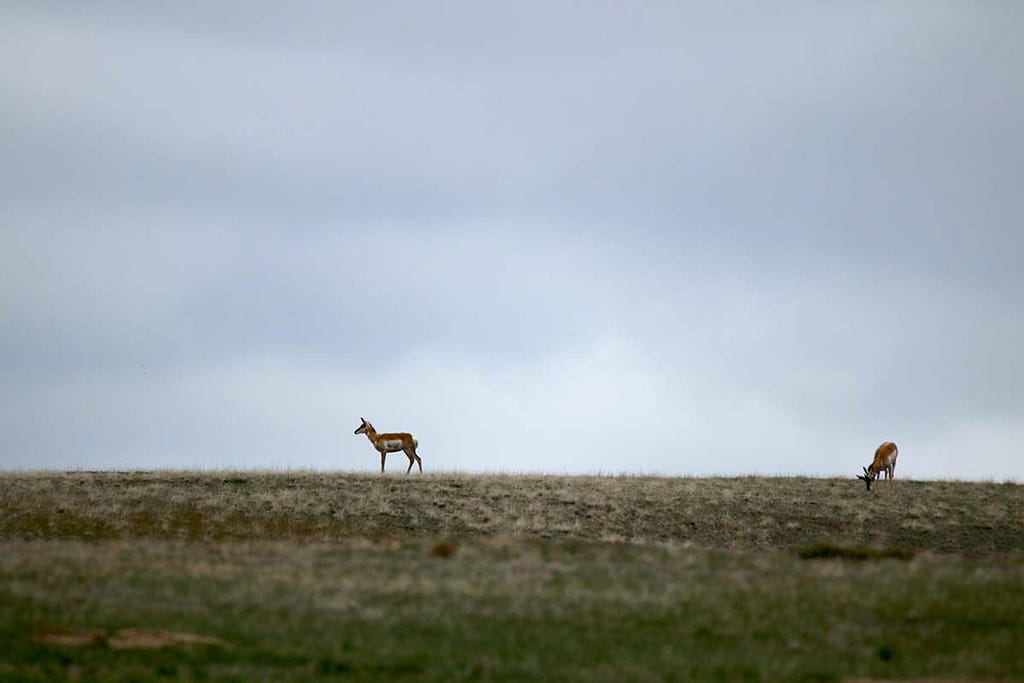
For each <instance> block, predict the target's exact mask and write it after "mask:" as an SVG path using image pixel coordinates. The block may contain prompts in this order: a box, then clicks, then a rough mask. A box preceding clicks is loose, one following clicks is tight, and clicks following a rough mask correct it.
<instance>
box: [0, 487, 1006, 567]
mask: <svg viewBox="0 0 1024 683" xmlns="http://www.w3.org/2000/svg"><path fill="white" fill-rule="evenodd" d="M858 483H859V482H857V481H855V480H853V479H850V480H839V479H809V478H756V477H746V478H732V479H726V478H721V479H717V478H708V479H697V478H655V477H546V476H513V475H490V476H488V475H459V474H432V475H427V476H424V477H419V476H410V477H405V476H393V475H386V476H380V475H362V474H320V473H257V472H211V473H202V474H196V473H189V472H146V473H67V474H64V473H29V474H25V473H16V474H11V473H6V474H0V538H92V539H104V538H126V537H129V538H130V537H150V538H175V539H203V540H220V539H231V538H235V539H248V538H274V539H306V540H316V541H329V540H337V539H345V538H390V537H397V538H405V537H415V536H426V537H431V538H441V537H445V538H458V537H466V536H471V537H474V536H534V537H537V538H542V539H560V538H572V539H586V540H598V541H628V542H634V543H646V542H676V543H689V544H692V545H695V546H698V547H703V548H717V549H722V550H749V549H777V548H794V547H803V546H807V545H810V544H813V543H816V542H819V541H823V540H824V541H829V542H833V543H836V544H844V545H862V546H863V545H868V546H880V547H896V548H903V549H906V550H913V551H927V552H936V553H957V554H968V555H990V554H998V553H1013V552H1019V551H1021V550H1024V487H1022V486H1020V485H1016V484H995V483H964V482H919V481H909V480H908V481H902V480H901V481H897V483H896V484H895V485H893V486H892V487H888V486H880V487H879V489H880V490H879V491H875V492H871V493H867V492H865V491H864V490H863V488H858V486H857V484H858Z"/></svg>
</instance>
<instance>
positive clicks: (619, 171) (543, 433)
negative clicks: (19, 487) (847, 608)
mask: <svg viewBox="0 0 1024 683" xmlns="http://www.w3.org/2000/svg"><path fill="white" fill-rule="evenodd" d="M1022 25H1024V6H1021V5H1019V4H1016V3H955V2H928V3H820V2H783V3H781V4H778V3H776V4H772V5H770V6H765V5H763V4H759V3H752V2H751V3H746V2H741V3H732V2H726V3H711V4H708V5H706V6H700V5H696V6H687V4H685V3H684V4H682V5H681V4H680V3H668V2H665V3H662V2H651V3H643V4H642V5H640V6H628V5H624V6H605V5H602V6H600V7H588V8H586V9H581V8H580V7H579V6H576V5H572V4H569V3H536V2H521V3H508V4H498V5H494V4H480V3H471V2H440V3H431V4H429V5H423V4H419V3H315V2H298V3H289V4H287V5H282V4H279V3H269V2H248V3H230V2H228V3H216V4H215V5H210V4H209V3H198V2H184V3H175V4H173V5H166V4H163V3H124V2H90V3H64V2H55V1H54V2H48V1H43V2H31V3H29V2H9V3H5V4H4V5H3V6H2V7H0V59H2V64H3V65H2V66H0V103H2V107H3V111H4V119H5V121H4V126H2V127H0V149H2V154H0V198H2V205H3V207H4V210H3V212H2V214H0V272H2V273H3V281H4V286H3V288H2V290H0V320H2V323H3V333H2V335H0V375H2V377H3V382H2V383H0V431H2V433H3V434H4V437H5V445H4V447H3V448H2V449H0V468H2V469H26V468H27V469H33V468H54V469H104V468H118V469H136V468H139V469H150V468H296V469H297V468H310V469H342V470H365V471H374V470H376V469H378V468H379V459H378V457H377V455H376V454H375V453H374V452H373V451H372V449H371V448H370V445H369V443H368V442H367V440H366V438H365V437H363V436H356V435H353V434H352V432H353V430H354V429H355V428H356V427H357V426H358V425H359V418H360V417H365V418H366V419H368V420H370V421H371V422H373V424H374V425H375V426H376V427H377V429H378V430H381V431H385V430H386V431H411V432H413V433H414V434H415V435H416V436H417V437H418V438H419V440H420V448H419V453H420V455H421V457H422V459H423V467H424V470H425V471H427V472H429V471H432V470H442V469H443V470H453V469H458V470H465V471H509V472H552V473H562V472H579V473H587V472H603V473H620V472H624V473H637V474H663V475H705V474H725V475H731V474H773V475H774V474H779V475H785V474H800V475H839V476H850V477H851V479H852V478H853V476H854V475H856V474H857V473H858V472H860V469H861V467H863V466H864V465H866V464H868V463H869V462H870V460H871V456H872V454H873V453H874V449H875V448H876V447H877V446H878V445H879V444H880V443H882V442H883V441H889V440H891V441H895V442H896V443H897V444H899V447H900V453H901V454H900V459H899V464H898V466H897V470H896V476H897V478H918V479H924V478H970V479H992V480H997V481H1001V480H1006V479H1012V480H1016V481H1022V480H1024V426H1022V424H1024V420H1022V419H1021V415H1022V414H1024V389H1022V387H1024V361H1022V354H1021V351H1020V346H1021V342H1020V340H1021V339H1022V338H1024V269H1022V268H1021V266H1020V260H1021V254H1024V231H1022V230H1021V227H1020V222H1021V216H1024V193H1022V192H1021V180H1020V179H1021V178H1022V177H1024V133H1022V131H1021V125H1020V122H1021V121H1022V120H1024V80H1022V78H1021V76H1020V73H1019V65H1020V64H1024V43H1022V41H1021V40H1020V37H1019V27H1020V26H1022ZM389 462H390V464H391V467H390V468H389V469H390V470H392V471H399V470H404V468H405V458H404V456H402V455H401V454H398V455H397V456H391V457H389Z"/></svg>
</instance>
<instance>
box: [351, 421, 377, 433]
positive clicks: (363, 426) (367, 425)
mask: <svg viewBox="0 0 1024 683" xmlns="http://www.w3.org/2000/svg"><path fill="white" fill-rule="evenodd" d="M359 422H360V423H361V424H360V425H359V426H358V427H356V431H354V432H352V433H353V434H365V433H366V430H367V429H373V425H372V424H370V423H369V422H367V421H366V420H364V419H363V418H359Z"/></svg>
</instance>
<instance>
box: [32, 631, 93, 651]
mask: <svg viewBox="0 0 1024 683" xmlns="http://www.w3.org/2000/svg"><path fill="white" fill-rule="evenodd" d="M32 639H33V640H38V641H39V642H41V643H49V644H50V645H66V646H69V647H81V646H84V645H102V644H103V643H105V642H106V641H107V633H106V631H100V630H99V629H94V628H87V629H80V630H77V631H72V630H69V629H63V628H58V629H50V630H47V631H44V632H42V633H36V634H35V635H33V636H32Z"/></svg>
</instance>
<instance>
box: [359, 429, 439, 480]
mask: <svg viewBox="0 0 1024 683" xmlns="http://www.w3.org/2000/svg"><path fill="white" fill-rule="evenodd" d="M359 419H360V421H361V422H362V424H361V425H359V427H357V428H356V431H354V432H353V434H366V438H368V439H369V440H370V443H372V444H373V447H374V448H376V449H377V450H378V451H379V452H380V471H381V472H383V471H384V459H385V458H386V457H387V455H388V453H397V452H398V451H404V452H405V455H406V457H408V458H409V469H407V470H406V471H405V473H406V474H409V472H411V471H412V465H413V463H416V464H417V465H419V467H420V473H421V474H422V473H423V462H422V461H421V460H420V456H418V455H416V447H417V446H419V445H420V442H419V441H417V440H416V437H414V436H413V435H412V434H407V433H406V432H396V433H393V434H378V433H377V430H376V429H374V428H373V425H372V424H370V423H369V422H367V421H366V420H364V419H363V418H359Z"/></svg>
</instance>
